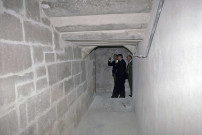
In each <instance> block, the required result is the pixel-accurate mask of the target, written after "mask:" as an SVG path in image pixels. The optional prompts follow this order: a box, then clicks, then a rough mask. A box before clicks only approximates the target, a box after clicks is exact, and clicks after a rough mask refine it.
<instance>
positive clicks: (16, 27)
mask: <svg viewBox="0 0 202 135" xmlns="http://www.w3.org/2000/svg"><path fill="white" fill-rule="evenodd" d="M8 22H9V25H8ZM0 28H1V31H0V39H6V40H15V41H22V40H23V36H22V24H21V23H20V20H19V19H18V18H16V17H15V16H13V15H10V14H8V13H3V14H0Z"/></svg>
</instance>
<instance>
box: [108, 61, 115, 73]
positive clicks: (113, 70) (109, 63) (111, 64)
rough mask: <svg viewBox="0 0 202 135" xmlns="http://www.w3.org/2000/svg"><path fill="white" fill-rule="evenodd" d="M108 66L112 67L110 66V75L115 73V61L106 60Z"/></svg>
mask: <svg viewBox="0 0 202 135" xmlns="http://www.w3.org/2000/svg"><path fill="white" fill-rule="evenodd" d="M108 66H112V67H113V68H112V75H113V76H114V75H115V73H116V62H115V61H112V62H110V61H108Z"/></svg>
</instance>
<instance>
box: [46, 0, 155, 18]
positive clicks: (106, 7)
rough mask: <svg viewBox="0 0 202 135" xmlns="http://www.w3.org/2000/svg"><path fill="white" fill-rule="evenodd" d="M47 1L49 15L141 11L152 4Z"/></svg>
mask: <svg viewBox="0 0 202 135" xmlns="http://www.w3.org/2000/svg"><path fill="white" fill-rule="evenodd" d="M45 1H46V2H43V4H47V5H48V6H49V7H50V8H48V9H44V11H45V12H46V14H48V15H49V16H78V15H80V16H86V15H97V14H118V13H121V14H124V13H140V12H149V11H150V10H151V5H152V2H151V1H150V0H124V1H120V0H111V1H100V0H86V1H74V0H63V1H60V0H59V1H55V0H54V1H49V0H45ZM61 2H62V4H61Z"/></svg>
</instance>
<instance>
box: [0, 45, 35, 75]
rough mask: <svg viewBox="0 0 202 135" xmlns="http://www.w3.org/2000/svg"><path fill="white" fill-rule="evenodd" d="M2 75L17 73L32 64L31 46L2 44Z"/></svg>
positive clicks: (0, 56) (0, 49)
mask: <svg viewBox="0 0 202 135" xmlns="http://www.w3.org/2000/svg"><path fill="white" fill-rule="evenodd" d="M0 54H1V55H0V61H1V63H0V75H4V74H6V73H16V72H19V71H22V70H25V69H27V68H29V67H31V65H32V61H31V51H30V47H28V46H24V45H10V44H0Z"/></svg>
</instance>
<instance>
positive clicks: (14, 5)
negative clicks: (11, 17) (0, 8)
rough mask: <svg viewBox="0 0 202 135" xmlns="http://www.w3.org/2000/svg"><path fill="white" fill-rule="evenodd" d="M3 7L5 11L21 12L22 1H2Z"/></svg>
mask: <svg viewBox="0 0 202 135" xmlns="http://www.w3.org/2000/svg"><path fill="white" fill-rule="evenodd" d="M2 2H3V5H4V7H5V8H7V9H11V10H14V11H16V12H18V13H19V12H21V11H22V8H23V0H2Z"/></svg>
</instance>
